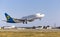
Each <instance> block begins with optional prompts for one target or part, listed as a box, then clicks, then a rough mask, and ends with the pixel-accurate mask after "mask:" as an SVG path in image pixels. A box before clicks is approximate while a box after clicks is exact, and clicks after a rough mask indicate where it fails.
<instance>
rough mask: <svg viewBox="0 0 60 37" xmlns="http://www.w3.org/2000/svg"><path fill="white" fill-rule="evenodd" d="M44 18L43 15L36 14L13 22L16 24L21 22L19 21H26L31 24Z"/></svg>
mask: <svg viewBox="0 0 60 37" xmlns="http://www.w3.org/2000/svg"><path fill="white" fill-rule="evenodd" d="M44 16H45V15H44V14H40V13H37V14H34V15H29V16H25V17H22V18H21V19H14V21H15V22H17V23H20V22H23V21H21V20H26V21H29V22H31V21H34V20H35V19H41V18H43V17H44Z"/></svg>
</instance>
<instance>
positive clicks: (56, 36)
mask: <svg viewBox="0 0 60 37" xmlns="http://www.w3.org/2000/svg"><path fill="white" fill-rule="evenodd" d="M0 37H60V32H30V31H29V32H20V31H19V32H14V31H0Z"/></svg>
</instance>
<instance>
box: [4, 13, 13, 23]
mask: <svg viewBox="0 0 60 37" xmlns="http://www.w3.org/2000/svg"><path fill="white" fill-rule="evenodd" d="M5 16H6V18H7V22H9V23H14V21H13V18H11V17H10V16H9V15H8V14H7V13H5Z"/></svg>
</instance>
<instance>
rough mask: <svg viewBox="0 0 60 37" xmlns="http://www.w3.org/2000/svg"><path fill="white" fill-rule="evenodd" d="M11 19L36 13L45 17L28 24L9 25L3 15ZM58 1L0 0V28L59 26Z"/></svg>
mask: <svg viewBox="0 0 60 37" xmlns="http://www.w3.org/2000/svg"><path fill="white" fill-rule="evenodd" d="M5 12H6V13H8V14H9V15H10V16H11V17H14V18H21V17H23V16H28V15H31V14H36V13H43V14H45V17H44V18H43V19H42V20H41V21H40V20H35V21H33V22H31V23H28V24H22V23H21V24H20V23H17V24H11V23H6V22H4V21H2V20H6V18H5V16H4V13H5ZM59 16H60V0H0V26H13V25H15V26H39V25H41V26H44V25H45V26H46V25H50V26H54V24H56V26H60V17H59Z"/></svg>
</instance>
